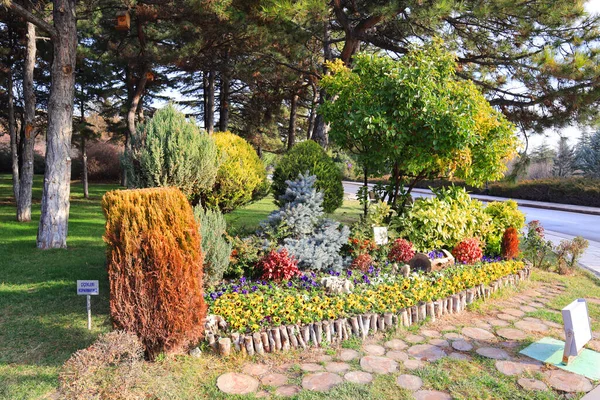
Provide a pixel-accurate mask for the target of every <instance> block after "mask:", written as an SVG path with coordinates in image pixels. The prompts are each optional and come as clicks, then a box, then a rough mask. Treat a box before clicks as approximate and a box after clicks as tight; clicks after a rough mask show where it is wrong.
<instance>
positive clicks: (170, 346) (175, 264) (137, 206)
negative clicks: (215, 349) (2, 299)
mask: <svg viewBox="0 0 600 400" xmlns="http://www.w3.org/2000/svg"><path fill="white" fill-rule="evenodd" d="M102 208H103V210H104V214H105V216H106V233H105V235H104V241H105V242H106V243H107V245H108V250H107V264H108V277H109V283H110V313H111V317H112V320H113V325H114V327H115V328H116V329H122V330H125V331H128V332H133V333H135V334H137V335H138V336H139V337H140V339H141V341H142V343H143V344H144V347H145V349H146V355H147V356H148V358H150V359H154V358H155V357H156V356H157V355H158V354H159V353H161V352H176V351H180V350H182V349H183V348H184V347H185V346H186V345H188V344H190V343H192V342H195V341H197V340H199V339H200V337H201V335H202V331H203V324H202V321H203V319H204V317H205V315H206V304H205V303H204V298H203V292H202V263H203V256H202V253H201V251H200V248H201V247H200V234H199V231H198V225H197V223H196V221H195V220H194V215H193V212H192V208H191V206H190V205H189V203H188V201H187V200H186V198H185V196H184V195H183V193H182V192H181V191H180V190H179V189H176V188H151V189H138V190H115V191H112V192H108V193H106V194H105V195H104V198H103V199H102Z"/></svg>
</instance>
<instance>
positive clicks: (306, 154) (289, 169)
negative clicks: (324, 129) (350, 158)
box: [273, 140, 344, 213]
mask: <svg viewBox="0 0 600 400" xmlns="http://www.w3.org/2000/svg"><path fill="white" fill-rule="evenodd" d="M307 171H308V174H310V175H314V176H316V177H317V180H316V183H315V187H316V188H317V190H319V191H320V192H322V193H323V209H324V210H325V212H328V213H332V212H333V211H335V210H336V209H337V208H339V207H340V206H341V205H342V203H343V201H344V187H343V186H342V176H341V173H340V170H339V169H338V167H337V166H336V165H335V163H334V162H333V160H332V159H331V157H329V156H328V155H327V153H326V152H325V150H323V148H321V146H319V145H318V144H317V143H315V142H314V141H312V140H307V141H305V142H302V143H298V144H297V145H295V146H294V147H293V148H292V149H291V150H290V151H289V152H288V153H287V154H286V155H285V156H283V157H282V158H281V161H280V162H279V163H278V164H277V167H276V168H275V172H274V173H273V193H274V195H275V199H276V203H277V205H278V206H280V207H281V206H282V205H283V203H281V202H280V201H279V197H280V196H282V195H283V194H284V193H285V191H286V188H287V181H288V180H295V179H297V178H298V176H299V175H300V174H306V173H307Z"/></svg>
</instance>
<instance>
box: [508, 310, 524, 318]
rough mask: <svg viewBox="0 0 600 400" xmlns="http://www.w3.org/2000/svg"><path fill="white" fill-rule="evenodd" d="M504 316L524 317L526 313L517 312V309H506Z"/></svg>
mask: <svg viewBox="0 0 600 400" xmlns="http://www.w3.org/2000/svg"><path fill="white" fill-rule="evenodd" d="M502 311H504V314H510V315H512V316H513V317H519V318H520V317H524V316H525V313H524V312H523V311H521V310H517V309H516V308H505V309H504V310H502Z"/></svg>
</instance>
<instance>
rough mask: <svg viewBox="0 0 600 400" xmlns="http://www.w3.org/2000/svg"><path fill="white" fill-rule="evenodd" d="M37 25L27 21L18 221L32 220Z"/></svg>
mask: <svg viewBox="0 0 600 400" xmlns="http://www.w3.org/2000/svg"><path fill="white" fill-rule="evenodd" d="M36 50H37V48H36V44H35V25H33V24H32V23H31V22H27V48H26V51H25V64H24V66H23V97H24V98H25V137H24V139H23V152H22V153H21V171H20V174H19V179H20V182H19V201H18V202H17V221H20V222H29V221H31V191H32V188H33V148H34V145H35V92H34V90H33V70H34V69H35V56H36Z"/></svg>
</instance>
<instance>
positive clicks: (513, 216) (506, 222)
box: [484, 200, 525, 256]
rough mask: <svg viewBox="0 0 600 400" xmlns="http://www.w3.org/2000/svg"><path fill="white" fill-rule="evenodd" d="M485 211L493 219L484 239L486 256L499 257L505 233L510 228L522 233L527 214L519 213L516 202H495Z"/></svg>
mask: <svg viewBox="0 0 600 400" xmlns="http://www.w3.org/2000/svg"><path fill="white" fill-rule="evenodd" d="M484 211H485V213H486V214H487V215H489V216H490V217H491V219H492V223H491V225H490V230H489V231H488V233H487V235H486V237H485V238H484V239H485V243H486V254H487V255H494V256H495V255H499V254H501V253H500V252H501V242H502V236H503V235H504V232H505V231H506V230H507V229H508V228H510V227H512V228H515V229H516V230H517V231H519V232H520V231H521V230H522V229H523V227H524V226H525V214H523V213H522V212H521V211H519V209H518V204H517V202H516V201H514V200H507V201H493V202H491V203H488V204H487V206H486V207H485V209H484Z"/></svg>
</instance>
